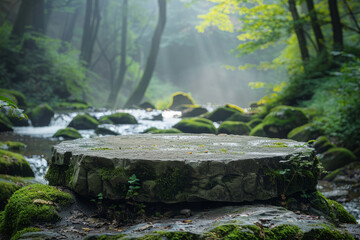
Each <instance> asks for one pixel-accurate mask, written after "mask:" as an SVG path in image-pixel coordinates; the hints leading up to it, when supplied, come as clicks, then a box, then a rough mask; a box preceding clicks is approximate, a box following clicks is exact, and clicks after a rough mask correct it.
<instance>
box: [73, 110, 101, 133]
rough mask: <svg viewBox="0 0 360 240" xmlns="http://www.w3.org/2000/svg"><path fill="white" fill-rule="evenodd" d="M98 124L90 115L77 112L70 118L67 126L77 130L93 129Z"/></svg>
mask: <svg viewBox="0 0 360 240" xmlns="http://www.w3.org/2000/svg"><path fill="white" fill-rule="evenodd" d="M98 125H99V122H98V121H97V120H96V119H95V118H93V117H92V116H90V115H89V114H82V113H80V114H78V115H77V116H76V117H74V118H73V120H71V122H70V123H69V125H68V127H72V128H75V129H78V130H82V129H95V128H96V127H97V126H98Z"/></svg>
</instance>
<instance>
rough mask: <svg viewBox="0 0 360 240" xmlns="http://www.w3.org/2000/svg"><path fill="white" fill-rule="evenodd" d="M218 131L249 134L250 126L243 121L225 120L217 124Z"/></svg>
mask: <svg viewBox="0 0 360 240" xmlns="http://www.w3.org/2000/svg"><path fill="white" fill-rule="evenodd" d="M218 133H226V134H235V135H249V133H250V128H249V127H248V126H247V125H246V123H243V122H234V121H225V122H222V123H221V125H220V126H219V128H218Z"/></svg>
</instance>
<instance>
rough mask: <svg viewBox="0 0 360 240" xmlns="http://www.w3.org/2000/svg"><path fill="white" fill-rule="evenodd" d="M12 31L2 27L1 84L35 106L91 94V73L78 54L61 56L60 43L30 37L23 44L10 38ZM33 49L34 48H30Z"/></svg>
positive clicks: (31, 34) (54, 40)
mask: <svg viewBox="0 0 360 240" xmlns="http://www.w3.org/2000/svg"><path fill="white" fill-rule="evenodd" d="M10 32H11V27H9V25H8V24H3V25H2V26H1V27H0V36H2V38H1V41H0V57H1V58H2V59H6V60H5V61H2V62H1V63H0V84H1V85H2V86H7V87H10V88H12V89H16V90H19V91H20V92H22V93H24V94H25V95H26V96H27V97H28V99H29V100H30V101H31V102H35V103H40V102H49V101H52V102H53V101H56V100H57V99H59V98H67V97H70V96H73V97H75V98H82V95H83V94H84V93H87V92H88V91H89V89H88V88H87V80H88V78H89V76H86V73H87V70H86V69H85V68H84V67H83V66H82V64H81V63H80V62H79V61H78V53H77V51H75V50H73V49H71V47H68V49H71V50H69V51H67V52H61V51H60V48H61V46H62V43H61V41H60V40H58V39H52V38H49V37H47V36H43V35H39V34H33V33H27V34H25V35H24V37H23V39H21V41H17V40H16V39H15V40H14V39H11V38H10ZM29 45H32V46H34V47H28V46H29Z"/></svg>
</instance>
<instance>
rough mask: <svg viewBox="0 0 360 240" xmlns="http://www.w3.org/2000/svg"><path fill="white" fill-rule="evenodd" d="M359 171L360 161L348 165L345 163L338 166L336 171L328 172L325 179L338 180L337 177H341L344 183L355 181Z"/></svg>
mask: <svg viewBox="0 0 360 240" xmlns="http://www.w3.org/2000/svg"><path fill="white" fill-rule="evenodd" d="M357 172H360V162H359V161H356V162H352V163H349V164H347V165H345V166H344V167H342V168H338V169H336V170H334V171H331V172H330V173H329V174H327V175H326V176H325V177H324V180H326V181H330V182H331V181H335V182H336V181H337V177H338V176H339V177H340V181H341V182H342V183H344V182H348V183H354V182H357V179H356V176H357Z"/></svg>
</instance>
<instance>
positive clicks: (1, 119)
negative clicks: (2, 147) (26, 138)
mask: <svg viewBox="0 0 360 240" xmlns="http://www.w3.org/2000/svg"><path fill="white" fill-rule="evenodd" d="M7 131H13V128H12V124H11V122H10V120H9V118H8V117H7V116H6V115H5V114H4V113H2V112H0V132H7Z"/></svg>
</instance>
